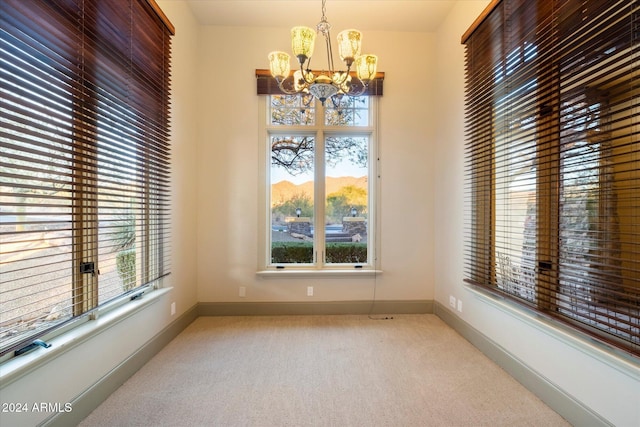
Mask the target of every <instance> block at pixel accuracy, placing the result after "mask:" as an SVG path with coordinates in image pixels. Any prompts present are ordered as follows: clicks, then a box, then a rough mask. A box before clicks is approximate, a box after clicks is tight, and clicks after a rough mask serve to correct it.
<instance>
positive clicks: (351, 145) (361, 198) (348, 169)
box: [324, 137, 369, 264]
mask: <svg viewBox="0 0 640 427" xmlns="http://www.w3.org/2000/svg"><path fill="white" fill-rule="evenodd" d="M368 149H369V141H368V138H367V137H329V138H327V139H326V141H325V159H326V165H325V191H326V208H325V221H324V223H325V224H326V226H325V227H326V229H325V233H326V237H325V242H326V261H327V263H351V264H352V263H366V262H367V252H368V251H367V234H368V233H367V224H368V215H369V197H368V196H369V191H368V186H369V164H368V158H369V157H368Z"/></svg>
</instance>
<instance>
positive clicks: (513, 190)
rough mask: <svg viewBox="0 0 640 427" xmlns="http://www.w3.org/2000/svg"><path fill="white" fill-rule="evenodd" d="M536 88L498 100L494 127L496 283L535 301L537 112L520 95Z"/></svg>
mask: <svg viewBox="0 0 640 427" xmlns="http://www.w3.org/2000/svg"><path fill="white" fill-rule="evenodd" d="M534 88H535V85H534V84H527V85H525V86H523V87H522V88H521V89H520V90H516V91H514V92H513V93H512V94H510V95H508V96H505V97H504V98H503V99H502V100H500V101H499V102H498V103H496V108H495V115H496V117H495V119H496V120H495V126H496V129H495V130H494V133H495V135H496V142H495V247H494V257H495V263H496V282H497V283H496V284H497V286H498V287H499V288H501V289H503V290H504V291H505V292H507V293H509V294H511V295H514V296H517V297H519V298H522V299H525V300H527V301H531V302H534V301H535V298H536V295H535V275H534V272H535V263H536V245H537V244H536V242H537V228H536V223H537V214H538V213H537V212H538V206H537V176H536V171H537V167H536V147H537V145H536V138H535V136H536V134H535V132H536V126H535V116H532V115H530V114H531V112H530V110H528V109H527V108H526V107H525V108H520V105H518V104H517V102H516V101H515V100H516V99H521V98H522V97H523V96H526V95H527V94H530V93H531V92H532V90H534ZM514 104H516V105H515V108H514Z"/></svg>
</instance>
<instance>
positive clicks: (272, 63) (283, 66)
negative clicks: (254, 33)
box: [269, 52, 291, 79]
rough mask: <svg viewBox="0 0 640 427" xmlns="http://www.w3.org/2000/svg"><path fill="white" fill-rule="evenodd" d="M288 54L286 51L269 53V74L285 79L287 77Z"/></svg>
mask: <svg viewBox="0 0 640 427" xmlns="http://www.w3.org/2000/svg"><path fill="white" fill-rule="evenodd" d="M289 59H290V56H289V54H288V53H286V52H271V53H270V54H269V68H270V70H271V75H272V76H273V77H275V78H281V79H285V78H287V77H289V72H290V71H291V64H290V62H289Z"/></svg>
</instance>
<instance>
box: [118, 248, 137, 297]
mask: <svg viewBox="0 0 640 427" xmlns="http://www.w3.org/2000/svg"><path fill="white" fill-rule="evenodd" d="M116 267H117V269H118V275H119V276H120V278H121V279H122V289H123V290H124V291H125V292H126V291H129V290H131V289H133V288H135V287H136V249H135V248H131V249H125V250H123V251H120V252H118V254H117V255H116Z"/></svg>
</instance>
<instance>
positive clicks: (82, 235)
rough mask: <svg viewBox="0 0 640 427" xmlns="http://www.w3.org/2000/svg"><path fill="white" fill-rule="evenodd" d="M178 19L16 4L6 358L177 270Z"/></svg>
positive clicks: (3, 200)
mask: <svg viewBox="0 0 640 427" xmlns="http://www.w3.org/2000/svg"><path fill="white" fill-rule="evenodd" d="M163 19H164V20H163ZM167 22H168V21H166V18H160V17H159V16H158V14H157V6H156V5H155V3H154V2H147V1H145V0H109V1H88V0H57V1H39V0H6V1H3V5H2V14H1V15H0V51H1V52H2V56H1V58H2V59H0V84H1V85H2V86H1V92H2V108H1V109H0V146H1V147H2V157H1V162H0V179H1V180H2V181H1V186H2V187H1V191H0V208H1V211H0V219H2V222H1V223H0V238H1V239H2V240H1V247H0V256H1V259H0V263H1V264H0V266H1V277H0V307H1V309H0V313H1V319H0V351H1V352H2V354H5V353H7V352H10V351H11V350H15V349H17V348H20V347H21V346H24V345H25V344H28V343H29V342H31V341H33V340H34V339H35V338H36V337H39V336H42V335H43V334H45V333H47V332H49V331H51V330H53V329H56V328H58V327H59V326H60V325H62V324H65V323H68V322H69V321H78V320H79V319H81V318H82V319H86V317H87V316H86V314H87V313H89V312H91V311H92V310H95V309H97V308H98V307H103V306H105V305H106V304H107V303H109V302H111V301H113V300H114V299H116V298H121V297H122V296H123V295H126V294H130V293H131V292H135V291H136V290H137V289H140V288H141V287H142V286H144V285H146V284H148V283H150V282H152V281H154V280H157V279H158V278H160V277H162V276H164V275H167V274H168V272H169V255H170V254H169V250H168V248H169V245H168V238H169V170H170V167H169V149H170V147H169V125H168V122H169V86H170V85H169V82H170V75H169V71H170V48H171V43H170V37H171V31H170V30H171V26H170V25H167Z"/></svg>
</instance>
